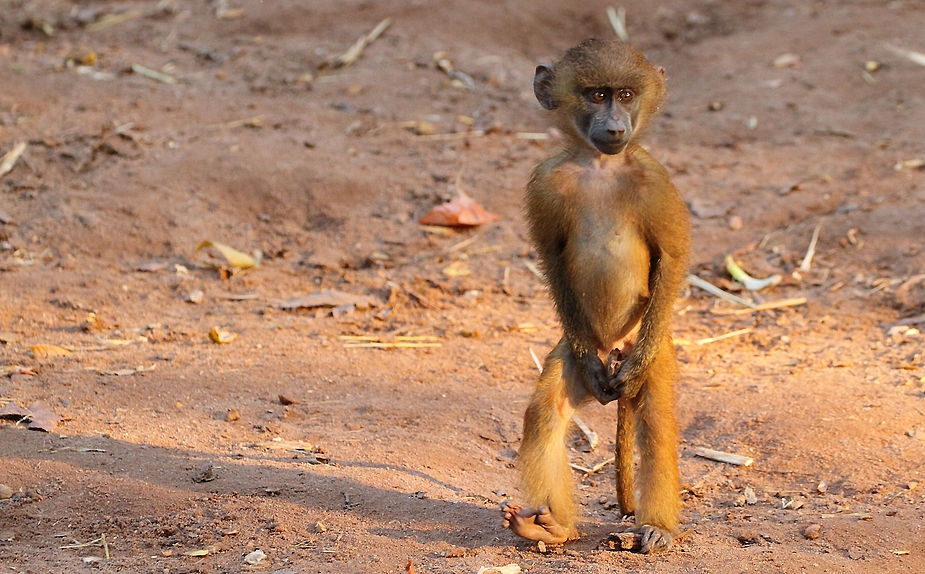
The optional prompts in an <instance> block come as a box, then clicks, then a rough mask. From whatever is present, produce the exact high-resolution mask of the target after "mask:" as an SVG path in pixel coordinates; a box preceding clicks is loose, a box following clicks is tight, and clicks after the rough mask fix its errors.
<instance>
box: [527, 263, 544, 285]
mask: <svg viewBox="0 0 925 574" xmlns="http://www.w3.org/2000/svg"><path fill="white" fill-rule="evenodd" d="M523 262H524V266H525V267H526V268H527V269H529V270H530V273H533V274H534V275H536V278H537V279H539V280H540V281H546V277H545V276H544V275H543V272H542V271H541V270H540V268H539V267H537V265H536V263H534V262H532V261H527V260H526V259H524V260H523Z"/></svg>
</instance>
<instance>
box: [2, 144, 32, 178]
mask: <svg viewBox="0 0 925 574" xmlns="http://www.w3.org/2000/svg"><path fill="white" fill-rule="evenodd" d="M24 151H26V142H19V143H18V144H16V145H15V146H13V149H11V150H10V151H8V152H7V153H6V155H4V156H3V159H2V160H0V177H3V176H4V175H6V174H8V173H10V172H11V171H12V170H13V167H15V166H16V162H17V161H18V160H19V156H21V155H22V154H23V152H24Z"/></svg>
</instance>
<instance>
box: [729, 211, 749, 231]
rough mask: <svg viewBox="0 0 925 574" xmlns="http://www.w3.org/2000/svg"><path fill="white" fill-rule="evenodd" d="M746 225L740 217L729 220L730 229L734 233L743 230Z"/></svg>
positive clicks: (734, 216)
mask: <svg viewBox="0 0 925 574" xmlns="http://www.w3.org/2000/svg"><path fill="white" fill-rule="evenodd" d="M744 225H745V223H744V222H743V221H742V218H741V217H739V216H738V215H733V216H732V217H730V218H729V229H731V230H732V231H738V230H740V229H742V227H743V226H744Z"/></svg>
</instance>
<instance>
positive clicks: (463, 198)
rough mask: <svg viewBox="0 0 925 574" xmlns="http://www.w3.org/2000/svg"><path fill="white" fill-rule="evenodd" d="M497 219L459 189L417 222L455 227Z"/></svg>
mask: <svg viewBox="0 0 925 574" xmlns="http://www.w3.org/2000/svg"><path fill="white" fill-rule="evenodd" d="M498 219H500V218H499V217H498V216H497V215H495V214H494V213H491V212H490V211H486V210H485V208H484V207H482V206H481V205H479V204H478V202H476V201H475V200H474V199H472V198H471V197H469V196H468V195H466V194H465V193H464V192H462V191H460V192H459V195H458V196H457V197H456V198H455V199H453V200H452V201H449V202H447V203H444V204H443V205H438V206H436V207H434V208H433V209H431V210H430V211H428V212H427V215H425V216H424V217H422V218H421V219H420V220H419V222H420V223H423V224H424V225H444V226H447V227H456V226H475V225H483V224H485V223H491V222H492V221H497V220H498Z"/></svg>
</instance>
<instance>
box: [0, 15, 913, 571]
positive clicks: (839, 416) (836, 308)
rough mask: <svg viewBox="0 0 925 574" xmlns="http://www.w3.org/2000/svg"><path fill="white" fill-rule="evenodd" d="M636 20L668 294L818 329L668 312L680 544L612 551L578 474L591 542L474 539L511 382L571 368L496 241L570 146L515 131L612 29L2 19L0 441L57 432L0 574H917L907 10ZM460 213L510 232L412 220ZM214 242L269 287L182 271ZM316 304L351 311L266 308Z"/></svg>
mask: <svg viewBox="0 0 925 574" xmlns="http://www.w3.org/2000/svg"><path fill="white" fill-rule="evenodd" d="M623 6H624V7H625V9H626V20H627V28H628V32H629V35H630V39H631V41H632V42H633V44H634V45H636V46H637V47H638V48H639V49H640V50H642V51H643V52H644V53H645V54H646V55H647V57H648V58H649V59H650V60H651V61H653V62H654V63H657V64H659V65H662V66H664V67H665V68H666V70H667V75H668V78H669V89H670V96H669V99H668V101H667V102H666V104H665V106H664V108H663V110H664V113H663V114H662V115H660V116H659V117H658V118H656V119H655V120H654V122H653V125H652V127H651V129H650V130H649V132H648V135H647V140H646V144H647V145H648V146H649V147H650V149H651V151H652V153H653V154H654V155H655V157H656V158H658V159H659V160H660V161H661V162H662V163H663V164H664V165H665V166H666V167H667V168H668V170H669V172H670V173H671V175H672V178H673V180H674V182H675V183H676V185H677V186H678V187H679V189H681V190H682V193H683V194H684V197H685V200H686V201H687V202H688V203H689V205H690V206H691V210H692V213H693V215H694V225H695V228H694V243H695V252H694V256H693V262H692V269H691V272H692V273H695V274H697V275H699V276H700V277H701V278H703V279H705V280H708V281H710V282H712V283H714V284H715V285H718V286H720V287H723V288H726V289H729V290H733V291H735V290H737V289H738V287H737V285H736V284H735V283H734V282H733V281H731V279H730V278H729V276H728V274H727V273H726V271H725V268H724V265H723V260H724V257H725V256H726V255H729V254H732V255H734V256H735V257H736V259H737V261H739V262H740V263H741V264H742V265H743V266H744V267H745V269H747V270H748V271H749V272H751V273H752V274H753V275H755V276H757V277H766V276H769V275H772V274H775V273H778V274H781V275H782V276H783V277H784V280H783V281H782V282H781V284H779V285H778V286H776V287H773V288H770V289H766V290H764V291H762V292H760V293H758V294H745V293H741V292H740V293H739V294H742V295H748V296H752V297H755V298H758V299H760V301H776V300H780V299H786V298H796V297H804V298H805V299H806V303H805V304H803V305H798V306H791V307H785V308H781V309H777V310H772V311H762V312H752V313H744V314H724V313H723V311H725V310H730V309H733V308H734V307H733V306H732V305H730V304H729V303H726V302H724V301H719V300H718V299H717V298H715V297H713V296H711V295H708V294H706V293H705V292H703V291H701V290H700V289H697V288H688V289H686V290H685V293H684V297H683V298H682V300H680V301H679V302H678V305H677V319H676V321H675V332H674V334H675V337H676V339H677V343H678V347H677V349H678V354H679V357H680V359H681V362H682V369H683V379H682V381H681V383H680V385H679V387H678V397H679V398H678V413H679V425H680V428H681V436H682V443H681V444H680V445H679V453H680V465H681V474H682V482H683V483H684V490H683V493H682V497H683V500H684V511H683V520H684V528H685V529H686V530H690V531H691V532H690V533H689V534H688V535H686V536H685V537H684V538H682V540H680V541H679V542H678V543H677V544H676V545H675V546H674V547H673V548H672V549H671V550H670V551H669V552H668V553H666V554H663V555H659V556H656V557H642V556H639V555H634V554H629V553H625V552H614V551H611V550H607V549H605V548H603V547H602V546H601V542H602V540H605V539H606V537H607V534H608V533H609V532H612V531H614V530H616V529H618V528H619V527H620V525H621V517H620V516H619V513H618V511H617V510H616V509H615V508H614V507H613V504H612V501H613V486H612V467H611V466H604V467H603V468H602V469H601V470H600V472H598V473H595V474H591V475H584V474H582V473H581V472H578V471H576V473H575V475H574V478H575V483H576V485H577V486H578V496H579V500H580V502H581V513H582V523H581V525H580V526H581V530H582V532H583V535H584V536H583V538H582V539H581V540H580V541H578V542H575V543H572V544H569V545H566V546H565V547H564V548H553V549H549V551H548V552H547V553H541V552H540V551H539V550H538V549H537V548H536V547H535V546H532V545H530V544H528V543H526V542H524V541H520V540H517V539H515V537H514V536H512V535H511V534H510V533H509V532H508V531H506V530H504V529H502V528H501V527H500V516H499V512H498V505H499V503H500V502H502V501H504V500H507V499H509V498H515V497H517V473H516V469H515V468H514V464H515V460H514V457H515V454H516V449H517V448H518V446H519V442H520V438H521V435H520V433H521V429H520V426H521V417H522V413H523V409H524V407H525V404H526V400H527V398H528V396H529V393H530V391H531V387H532V385H533V384H534V382H535V378H536V368H535V366H534V364H533V360H532V359H531V355H530V351H531V349H532V350H533V351H535V352H536V353H537V354H538V355H539V356H540V357H542V356H543V355H544V354H545V353H547V352H548V351H549V350H550V349H551V348H552V346H553V345H554V343H555V341H557V340H558V338H559V336H560V328H559V326H558V323H557V321H556V319H555V316H554V313H553V309H552V306H551V304H550V302H549V300H548V297H547V294H546V292H545V290H544V288H543V285H542V284H541V282H540V281H539V280H538V279H537V278H536V276H534V275H533V273H532V272H531V271H530V269H529V266H528V264H529V263H533V262H535V254H534V253H532V251H531V249H530V247H529V245H528V244H527V242H526V239H525V233H524V224H523V220H522V214H521V211H520V205H521V198H522V190H523V188H524V185H525V183H526V180H527V178H528V176H529V173H530V170H531V169H532V167H533V166H534V165H535V164H536V163H537V162H538V161H540V160H541V159H542V158H543V157H545V156H547V155H549V154H550V153H552V152H553V151H554V150H555V149H556V147H557V145H558V143H557V141H556V139H555V137H551V138H549V139H545V140H535V139H523V136H522V135H520V134H535V133H546V130H547V128H548V126H549V118H548V117H546V116H545V115H544V114H543V111H542V110H541V109H540V107H539V105H538V104H537V103H536V102H535V101H534V100H533V96H532V91H531V82H532V73H533V69H534V67H535V65H536V64H537V63H538V62H544V61H549V60H551V59H553V58H555V57H556V56H557V55H559V54H561V52H562V51H564V50H565V49H567V48H568V47H569V46H571V45H573V44H575V43H576V42H577V41H579V40H581V39H583V38H585V37H590V36H602V37H609V36H612V35H613V30H612V29H611V27H610V25H609V23H608V21H607V17H606V14H605V12H604V8H605V5H603V4H600V3H596V2H590V1H577V2H568V3H566V2H553V1H551V0H537V1H532V2H528V1H525V0H512V1H507V2H489V1H482V0H479V1H474V2H463V1H447V2H435V1H431V0H399V1H395V2H385V1H372V0H368V1H333V0H318V1H315V2H299V1H296V0H267V1H264V2H258V1H256V0H231V1H230V2H228V3H226V2H211V3H210V2H205V1H202V0H200V1H195V2H194V1H192V0H164V1H160V2H156V1H148V2H140V1H126V2H101V1H64V0H36V1H28V0H4V1H2V2H0V154H4V153H7V152H8V151H10V150H12V149H13V148H14V146H16V144H17V143H19V142H25V143H26V148H25V151H24V152H23V154H22V155H21V157H20V158H19V159H18V161H17V162H16V164H15V165H14V167H13V169H12V171H10V172H9V173H7V174H5V175H3V176H2V177H0V368H2V369H3V371H2V373H3V375H2V377H0V407H2V406H4V405H6V406H8V407H10V406H18V407H28V406H30V405H32V404H33V402H35V401H42V402H43V403H44V404H45V405H46V406H47V407H48V409H50V410H51V411H53V412H54V413H56V414H57V415H59V416H60V417H61V419H62V420H61V422H60V423H59V424H58V425H57V427H56V428H54V429H53V430H52V432H41V431H29V430H26V428H25V427H26V425H25V424H17V421H15V420H5V421H3V422H0V485H5V486H6V487H8V489H3V488H2V487H0V495H4V496H3V498H4V499H3V500H0V565H2V567H0V568H2V571H3V572H33V573H46V572H48V573H58V572H62V573H63V572H79V571H85V570H93V569H100V570H105V571H111V572H116V571H118V572H157V573H175V572H251V571H266V572H274V571H292V572H298V573H310V572H311V573H314V572H338V573H340V572H344V573H347V572H349V573H354V572H404V571H406V569H410V570H413V571H414V572H416V573H422V572H446V573H464V572H472V573H474V572H476V571H478V569H479V568H480V567H482V566H503V565H506V564H518V565H519V566H520V567H521V568H522V569H523V570H525V571H528V570H529V571H536V572H622V571H632V572H788V573H789V572H848V573H866V572H881V573H893V572H910V573H911V572H921V571H922V569H923V564H925V526H923V524H925V522H923V520H925V482H923V476H922V473H923V464H925V359H923V356H925V338H923V337H922V336H921V335H919V334H918V332H917V330H916V329H921V328H923V324H925V318H923V313H925V281H923V276H922V274H923V273H925V250H923V245H922V243H923V238H925V172H923V171H922V170H921V169H916V168H915V167H913V165H912V164H903V165H906V166H907V167H904V168H902V169H895V166H897V164H899V163H900V162H904V161H907V160H914V159H916V158H922V157H925V146H923V142H925V121H922V118H923V114H925V67H923V66H922V65H919V64H917V63H915V62H914V61H912V60H911V59H910V58H908V57H907V55H905V53H904V52H903V50H916V51H918V52H925V43H923V38H922V34H921V30H922V22H923V21H925V6H923V5H922V4H921V3H919V2H914V1H911V0H906V1H902V0H899V1H891V2H886V1H882V2H874V1H863V0H856V1H841V2H839V1H835V0H828V1H821V0H817V1H812V2H790V1H786V0H766V1H748V2H712V1H705V0H671V1H667V2H661V3H659V4H658V6H657V7H654V8H653V7H652V3H648V2H643V1H641V0H628V1H626V2H624V3H623ZM385 18H391V26H389V27H388V28H387V29H386V30H385V32H384V33H383V34H382V35H381V36H380V37H379V38H378V39H377V40H375V41H374V42H373V43H372V44H371V45H370V46H368V47H367V48H366V50H365V51H364V52H363V54H362V55H361V57H360V58H359V59H358V60H357V61H356V62H355V63H354V64H353V65H351V66H348V67H345V68H340V69H332V68H330V67H328V68H324V64H325V63H326V62H329V61H331V60H332V59H333V58H335V57H336V56H338V55H339V54H342V53H343V52H345V51H346V50H347V49H348V48H349V47H350V46H351V44H353V42H354V41H355V40H356V39H357V38H359V37H361V36H363V35H364V34H366V33H368V32H369V31H370V30H372V29H373V28H374V27H375V26H376V24H377V23H379V22H380V21H382V20H383V19H385ZM438 52H443V55H442V56H443V57H445V58H447V59H449V60H450V61H451V62H452V64H453V69H454V70H456V71H459V72H462V73H463V74H465V76H464V77H463V76H459V77H457V81H455V82H454V81H453V78H451V77H450V76H449V75H448V74H447V73H445V72H444V71H442V70H441V69H439V67H438V66H437V65H436V63H435V54H436V53H438ZM787 54H791V55H792V56H787ZM869 62H872V63H869ZM868 63H869V64H868ZM139 65H140V66H144V67H145V68H146V69H149V70H153V71H155V72H157V73H160V74H163V75H164V76H161V77H160V79H157V78H156V77H152V74H147V75H146V73H145V72H144V70H143V69H141V68H139V67H138V66H139ZM865 65H867V68H865ZM133 66H134V72H133ZM460 78H462V80H460ZM465 78H471V84H470V85H467V81H466V80H465ZM171 80H173V81H174V82H175V83H165V81H171ZM470 88H471V89H470ZM418 132H420V133H425V134H426V133H431V132H432V133H434V134H436V135H435V136H426V135H419V133H418ZM463 132H468V133H463ZM553 135H554V134H553ZM460 189H461V190H463V191H465V192H466V193H468V194H469V195H471V196H472V197H474V198H475V199H476V200H478V201H479V202H480V203H481V204H482V205H484V206H485V207H486V208H487V209H489V210H491V211H492V212H494V213H497V214H498V215H500V216H501V218H500V220H499V221H498V222H495V223H492V224H489V225H485V226H483V227H480V228H477V229H474V230H468V231H451V232H448V233H440V232H436V231H434V230H427V229H424V228H422V227H421V226H420V225H419V224H418V222H417V220H418V218H420V217H421V216H422V215H424V214H425V213H426V212H427V211H428V210H429V209H430V208H431V207H433V206H435V205H437V204H440V203H442V202H444V201H446V200H447V199H449V198H451V197H453V196H454V195H455V194H456V191H457V190H460ZM817 228H818V229H819V232H818V241H817V243H816V245H815V256H814V257H813V259H812V264H811V268H810V270H809V271H800V270H799V267H800V264H801V263H802V261H803V258H804V256H805V254H806V252H807V249H808V247H809V245H810V243H811V240H812V236H813V232H814V230H816V229H817ZM203 240H211V241H217V242H221V243H224V244H227V245H230V246H233V247H235V248H237V249H238V250H241V251H243V252H247V253H253V252H255V251H258V250H259V251H260V252H261V253H262V260H261V262H260V266H259V267H257V268H254V269H249V270H246V271H238V272H236V273H233V274H230V275H229V274H227V273H226V274H222V273H221V272H219V271H217V270H215V269H210V268H206V267H202V266H200V265H199V262H200V259H201V257H200V256H201V255H202V253H201V252H200V253H199V254H197V253H196V246H197V245H198V244H199V242H200V241H203ZM324 289H334V290H338V291H341V292H344V293H348V294H351V295H355V296H362V297H361V298H362V299H364V300H366V299H367V298H369V300H370V301H371V302H372V305H371V306H369V305H366V304H365V303H362V304H360V305H359V306H356V308H354V306H351V305H347V306H345V307H341V308H337V309H335V310H333V311H332V309H330V308H325V307H322V308H313V309H308V310H306V309H299V310H286V309H285V308H282V307H281V305H280V303H281V302H283V301H286V300H288V299H290V298H293V297H296V296H301V295H305V294H309V293H316V292H320V291H322V290H324ZM197 291H199V292H201V295H202V298H201V300H200V299H199V298H198V297H197V293H196V292H197ZM191 294H192V299H194V300H198V301H199V302H198V303H197V302H190V298H191ZM213 328H223V329H225V330H226V331H227V332H228V333H230V334H232V335H234V336H235V339H234V340H233V341H231V342H230V343H228V344H221V345H220V344H216V343H214V342H212V341H211V340H210V338H209V332H210V330H211V329H213ZM725 334H731V335H732V336H730V337H728V338H723V339H720V340H716V341H713V342H710V341H709V339H710V338H715V337H720V336H722V335H725ZM345 336H353V337H357V336H364V337H372V338H374V340H376V341H380V342H385V343H394V342H396V341H404V342H408V341H409V339H399V338H402V337H418V338H417V339H410V341H411V342H413V343H415V344H416V345H412V346H411V347H410V348H401V347H397V348H396V347H394V346H393V347H391V348H385V349H382V348H366V347H357V346H355V344H356V341H355V340H350V339H344V337H345ZM421 337H423V339H421ZM421 342H425V343H431V344H432V345H430V346H423V345H421V344H420V343H421ZM120 343H124V344H120ZM433 344H436V345H439V346H434V345H433ZM37 345H53V346H56V347H62V348H65V349H66V351H64V352H63V353H62V352H61V351H57V352H56V351H55V350H54V349H51V350H49V348H47V347H38V348H36V347H35V346H37ZM49 351H50V352H49ZM56 355H60V356H56ZM614 410H615V409H614V408H605V407H589V408H588V409H587V410H585V411H584V412H583V413H582V417H583V419H584V420H585V421H586V422H587V423H588V424H589V425H590V427H591V428H592V429H593V430H595V431H596V432H597V433H598V434H599V435H600V436H601V444H600V445H599V446H598V447H597V448H595V449H590V448H589V447H588V444H587V442H586V441H585V440H584V439H583V438H582V437H581V435H579V434H576V435H575V437H574V438H573V439H572V440H571V441H570V444H571V448H570V454H571V456H572V457H573V459H574V462H575V464H577V465H579V466H583V467H591V466H593V465H595V464H596V463H598V462H600V461H603V460H606V459H607V458H608V457H609V456H611V455H610V452H611V449H612V447H613V439H612V436H613V429H614ZM702 447H706V448H712V449H717V450H722V451H728V452H733V453H738V454H741V455H745V456H749V457H752V458H753V459H754V461H755V462H754V464H753V465H752V466H751V467H749V468H744V467H739V466H734V465H730V464H725V463H718V462H714V461H710V460H706V459H704V458H700V457H698V456H696V455H695V454H694V451H695V449H697V448H702ZM749 488H750V489H751V490H752V491H753V492H754V499H751V497H746V496H745V492H746V489H749ZM3 490H6V492H5V493H4V492H2V491H3ZM749 494H750V493H749ZM746 498H749V499H750V500H749V502H753V504H752V503H749V502H746V500H745V499H746ZM813 524H818V525H821V535H820V536H819V537H818V538H816V539H807V538H805V537H804V535H803V532H804V529H805V528H806V527H807V526H809V525H813ZM103 541H105V545H104V544H103ZM258 549H259V550H260V551H261V552H262V553H263V554H264V555H265V557H264V558H262V559H261V560H260V561H259V562H258V563H257V564H256V565H250V564H248V563H247V562H246V560H245V558H246V557H248V556H249V555H250V558H251V561H255V557H254V555H252V553H253V552H254V551H255V550H258ZM107 553H108V558H107ZM410 570H409V571H410Z"/></svg>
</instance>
